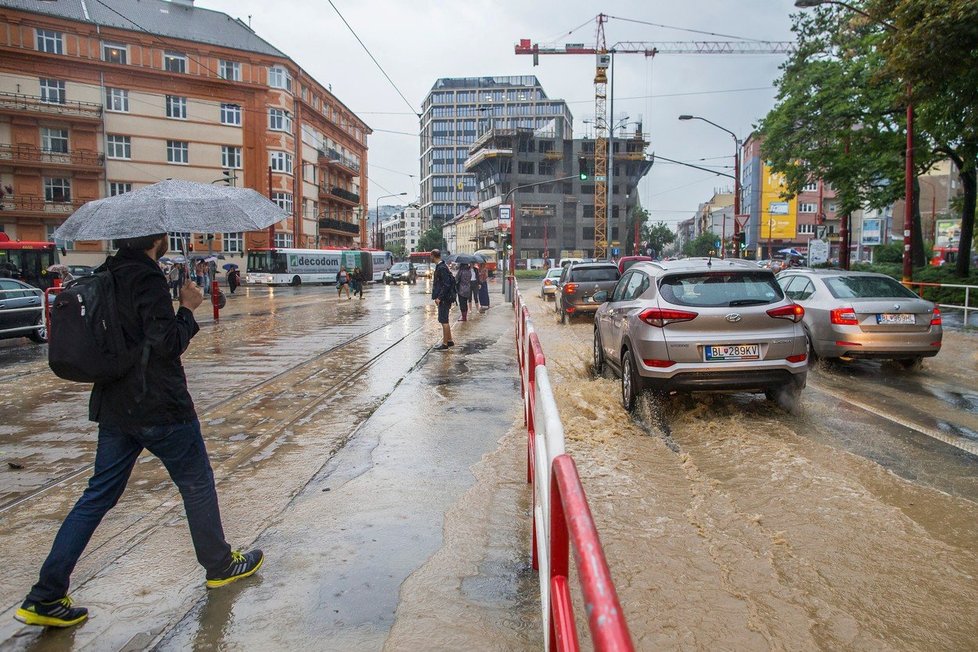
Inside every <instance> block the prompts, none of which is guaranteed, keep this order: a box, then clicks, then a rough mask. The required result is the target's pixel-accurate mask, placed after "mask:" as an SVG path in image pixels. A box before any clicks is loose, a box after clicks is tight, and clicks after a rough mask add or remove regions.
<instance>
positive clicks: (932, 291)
mask: <svg viewBox="0 0 978 652" xmlns="http://www.w3.org/2000/svg"><path fill="white" fill-rule="evenodd" d="M896 246H899V245H896ZM876 257H877V261H878V260H879V248H877V254H876ZM851 269H852V270H853V271H858V272H877V273H879V274H886V275H887V276H891V277H893V278H895V279H896V280H898V281H899V280H901V279H902V277H903V266H902V265H900V264H898V263H880V262H876V263H873V264H870V263H854V264H853V265H852V266H851ZM913 280H914V282H915V283H940V284H944V285H974V286H978V272H972V273H971V275H970V276H968V277H966V278H961V277H960V276H958V275H957V274H956V273H955V270H954V268H953V267H952V266H950V265H944V266H941V267H933V266H927V267H922V268H920V269H916V270H914V274H913ZM912 289H913V291H914V292H916V293H917V294H919V295H920V296H921V297H923V298H924V299H927V300H928V301H933V302H934V303H945V304H949V305H958V306H962V305H964V300H965V291H964V288H952V287H930V286H920V285H915V286H912ZM970 300H971V305H972V306H976V305H978V291H976V290H974V289H973V290H971V296H970Z"/></svg>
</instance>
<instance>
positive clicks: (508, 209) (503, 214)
mask: <svg viewBox="0 0 978 652" xmlns="http://www.w3.org/2000/svg"><path fill="white" fill-rule="evenodd" d="M512 219H513V206H512V205H511V204H500V205H499V229H500V230H501V231H509V223H510V222H511V221H512Z"/></svg>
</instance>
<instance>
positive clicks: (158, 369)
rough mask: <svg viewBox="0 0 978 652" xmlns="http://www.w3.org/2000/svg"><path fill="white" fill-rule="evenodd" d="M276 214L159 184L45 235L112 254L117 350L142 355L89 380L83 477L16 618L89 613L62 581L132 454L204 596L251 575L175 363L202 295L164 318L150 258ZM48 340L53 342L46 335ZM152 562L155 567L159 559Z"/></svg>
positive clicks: (278, 215) (179, 184)
mask: <svg viewBox="0 0 978 652" xmlns="http://www.w3.org/2000/svg"><path fill="white" fill-rule="evenodd" d="M283 217H285V216H284V214H283V212H282V210H281V209H279V208H278V206H276V205H275V204H273V203H272V202H270V201H269V200H267V199H265V198H264V197H262V196H261V195H259V194H258V193H256V192H255V191H253V190H247V189H236V188H226V187H221V188H218V187H216V186H209V185H203V184H195V183H191V182H186V181H164V182H161V183H158V184H155V185H153V186H148V187H146V188H141V189H139V190H137V191H135V192H131V193H126V194H123V195H117V196H115V197H109V198H106V199H101V200H98V201H94V202H89V203H87V204H85V205H83V206H82V207H81V208H79V209H78V210H77V211H75V213H74V214H73V215H72V216H71V217H69V218H68V220H67V221H66V222H65V223H64V224H63V225H61V226H60V227H59V228H58V229H57V230H56V231H55V234H54V237H55V238H56V239H57V240H103V239H111V240H113V241H114V244H115V246H116V247H117V248H118V253H116V254H115V255H114V256H110V257H109V258H108V259H107V260H106V261H105V264H104V265H102V266H101V267H100V268H99V269H98V270H97V271H96V276H98V275H100V274H110V275H111V277H112V283H113V284H114V286H115V291H114V301H115V306H114V308H115V311H114V312H115V313H116V314H117V316H118V320H119V321H118V326H116V328H117V329H120V330H121V336H122V338H123V339H124V341H125V342H126V346H127V348H128V351H129V352H132V351H140V352H141V354H140V355H139V356H129V357H133V358H137V357H138V360H134V362H133V363H132V365H131V366H130V367H129V368H128V371H125V372H124V374H123V375H122V376H121V377H118V378H115V379H112V380H102V381H97V382H95V383H94V386H93V388H92V396H91V400H90V402H89V419H90V420H92V421H95V422H97V423H98V445H97V448H96V452H95V464H94V466H93V475H92V477H91V478H90V480H89V482H88V486H87V488H86V489H85V491H84V493H83V494H82V496H81V497H80V498H79V499H78V502H77V503H75V506H74V507H73V508H72V509H71V511H70V512H69V513H68V516H67V517H66V518H65V520H64V522H63V523H62V524H61V527H60V529H59V530H58V533H57V535H56V536H55V538H54V543H53V545H52V547H51V552H50V553H49V554H48V557H47V559H46V560H45V561H44V563H43V565H42V566H41V571H40V576H39V578H38V581H37V583H36V584H34V586H33V587H32V588H31V590H30V593H29V594H28V595H27V597H26V598H25V600H24V602H23V603H22V604H21V606H20V608H18V609H17V610H16V612H15V614H14V617H15V618H16V619H17V620H19V621H21V622H23V623H26V624H28V625H38V626H49V627H70V626H73V625H77V624H78V623H81V622H82V621H84V620H85V619H86V618H87V617H88V610H87V609H85V608H82V607H77V606H74V605H73V603H72V600H71V598H70V597H68V586H69V581H70V578H71V573H72V571H73V570H74V568H75V564H76V563H77V562H78V559H79V558H80V557H81V555H82V553H83V552H84V550H85V548H86V547H87V546H88V543H89V541H90V540H91V538H92V535H93V534H94V533H95V529H96V528H97V527H98V525H99V523H100V522H101V521H102V518H103V517H104V516H105V515H106V513H108V511H109V510H110V509H111V508H112V507H113V506H114V505H115V504H116V502H117V501H118V500H119V497H120V496H122V493H123V491H124V490H125V488H126V484H127V483H128V481H129V476H130V474H131V473H132V469H133V467H134V466H135V464H136V460H137V459H138V458H139V456H140V454H141V453H142V451H143V449H146V450H149V452H150V453H152V454H153V455H155V456H156V457H157V458H159V459H160V461H161V462H162V463H163V465H164V466H165V467H166V469H167V471H169V473H170V477H171V478H172V480H173V482H174V483H175V484H176V485H177V487H178V488H179V490H180V494H181V496H182V497H183V504H184V510H185V512H186V514H187V524H188V526H189V528H190V534H191V539H192V541H193V545H194V550H195V552H196V556H197V561H198V562H199V563H200V565H201V566H203V567H204V570H205V572H206V585H207V587H208V588H217V587H221V586H224V585H226V584H229V583H230V582H234V581H236V580H239V579H242V578H244V577H248V576H250V575H252V574H254V573H255V572H256V571H257V570H258V569H259V568H260V567H261V565H262V563H263V561H264V555H263V554H262V551H261V550H258V549H255V550H251V551H249V552H246V553H242V552H239V551H236V550H232V549H231V546H230V545H228V543H227V541H226V540H225V537H224V529H223V526H222V524H221V513H220V509H219V507H218V497H217V489H216V487H215V484H214V473H213V470H212V469H211V465H210V460H209V459H208V456H207V448H206V446H205V444H204V438H203V435H202V433H201V429H200V422H199V420H198V418H197V413H196V410H195V409H194V404H193V399H192V398H191V396H190V391H189V388H188V386H187V377H186V375H185V373H184V370H183V365H182V363H181V361H180V356H181V355H182V354H183V352H184V351H185V350H186V349H187V347H188V346H189V345H190V340H191V339H192V338H193V337H194V335H196V334H197V332H198V331H199V330H200V327H199V326H198V325H197V322H196V320H195V319H194V314H193V311H194V309H195V308H197V307H198V306H199V305H200V304H201V302H202V301H203V294H202V293H201V291H200V288H199V287H197V286H196V285H195V284H194V283H192V282H190V281H189V280H188V281H187V282H185V283H184V285H183V286H182V287H181V288H180V299H179V301H180V305H179V308H178V310H177V311H176V312H175V313H174V310H173V307H172V304H171V303H170V295H169V292H168V291H167V282H166V277H165V276H164V275H163V272H162V271H161V270H160V268H159V265H158V260H159V258H160V257H161V256H162V255H163V254H165V253H166V249H167V241H168V237H167V233H168V232H173V231H182V232H187V231H190V232H198V233H200V232H205V233H208V232H214V231H219V232H224V231H257V230H260V229H264V228H265V227H267V226H269V225H270V224H274V223H275V222H278V221H280V220H281V219H283ZM99 278H100V279H101V278H104V277H99ZM93 282H94V281H93ZM59 298H60V297H59ZM52 336H53V338H57V334H56V332H55V333H52ZM52 342H54V340H52ZM49 353H50V351H49ZM159 565H160V567H161V568H165V567H166V566H167V560H166V559H161V560H160V561H159Z"/></svg>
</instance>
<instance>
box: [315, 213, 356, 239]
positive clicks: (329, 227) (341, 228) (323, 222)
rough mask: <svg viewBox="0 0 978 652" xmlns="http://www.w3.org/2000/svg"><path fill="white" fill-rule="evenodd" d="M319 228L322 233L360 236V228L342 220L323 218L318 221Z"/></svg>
mask: <svg viewBox="0 0 978 652" xmlns="http://www.w3.org/2000/svg"><path fill="white" fill-rule="evenodd" d="M319 228H320V229H322V230H324V231H338V232H340V233H343V234H348V235H360V226H359V225H357V224H353V223H351V222H344V221H343V220H335V219H333V218H331V217H324V218H322V219H320V220H319Z"/></svg>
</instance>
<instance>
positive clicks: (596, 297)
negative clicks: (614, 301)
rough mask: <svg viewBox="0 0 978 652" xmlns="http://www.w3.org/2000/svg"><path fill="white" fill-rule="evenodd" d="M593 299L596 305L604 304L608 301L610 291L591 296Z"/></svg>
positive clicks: (602, 291) (598, 292) (600, 291)
mask: <svg viewBox="0 0 978 652" xmlns="http://www.w3.org/2000/svg"><path fill="white" fill-rule="evenodd" d="M591 299H592V300H593V301H594V302H595V303H604V302H605V301H607V300H608V291H607V290H598V291H597V292H595V293H594V294H593V295H592V296H591Z"/></svg>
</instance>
